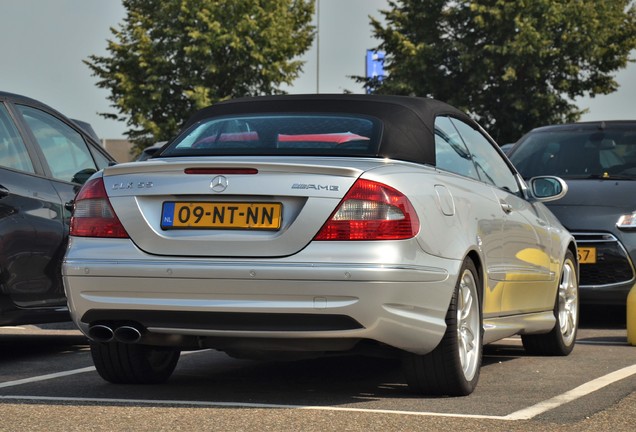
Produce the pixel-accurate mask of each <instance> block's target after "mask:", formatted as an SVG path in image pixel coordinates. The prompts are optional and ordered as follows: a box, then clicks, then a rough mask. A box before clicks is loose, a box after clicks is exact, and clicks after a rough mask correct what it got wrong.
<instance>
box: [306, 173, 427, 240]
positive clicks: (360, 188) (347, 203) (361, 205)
mask: <svg viewBox="0 0 636 432" xmlns="http://www.w3.org/2000/svg"><path fill="white" fill-rule="evenodd" d="M419 228H420V222H419V219H418V217H417V214H416V213H415V209H414V208H413V205H412V204H411V202H410V201H409V200H408V199H407V198H406V196H404V194H402V193H401V192H399V191H397V190H395V189H393V188H392V187H389V186H387V185H385V184H382V183H377V182H374V181H370V180H358V181H357V182H356V183H355V184H354V185H353V186H352V187H351V189H350V190H349V192H347V194H346V195H345V197H344V198H343V199H342V202H341V203H340V205H339V206H338V208H337V209H336V211H335V212H334V213H333V214H332V216H331V218H330V219H329V221H328V222H327V223H326V224H325V225H324V226H323V227H322V229H321V230H320V232H319V233H318V235H316V237H315V238H314V240H402V239H408V238H412V237H414V236H415V235H416V234H417V232H418V231H419Z"/></svg>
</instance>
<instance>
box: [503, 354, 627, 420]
mask: <svg viewBox="0 0 636 432" xmlns="http://www.w3.org/2000/svg"><path fill="white" fill-rule="evenodd" d="M634 374H636V364H633V365H631V366H627V367H625V368H623V369H619V370H617V371H615V372H612V373H609V374H607V375H604V376H602V377H600V378H596V379H595V380H592V381H588V382H586V383H585V384H583V385H580V386H578V387H577V388H575V389H572V390H570V391H568V392H565V393H562V394H560V395H558V396H555V397H553V398H552V399H548V400H544V401H543V402H539V403H538V404H536V405H533V406H531V407H528V408H524V409H522V410H519V411H516V412H513V413H512V414H508V415H507V416H506V419H507V420H530V419H531V418H534V417H536V416H538V415H539V414H543V413H544V412H546V411H550V410H551V409H554V408H556V407H559V406H561V405H564V404H566V403H568V402H572V401H573V400H575V399H578V398H581V397H583V396H586V395H588V394H590V393H593V392H595V391H596V390H599V389H601V388H603V387H605V386H608V385H610V384H612V383H615V382H617V381H620V380H622V379H625V378H627V377H629V376H632V375H634Z"/></svg>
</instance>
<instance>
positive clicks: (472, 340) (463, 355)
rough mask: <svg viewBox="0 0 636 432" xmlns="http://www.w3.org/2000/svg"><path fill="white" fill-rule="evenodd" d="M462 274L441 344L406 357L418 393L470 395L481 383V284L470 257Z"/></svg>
mask: <svg viewBox="0 0 636 432" xmlns="http://www.w3.org/2000/svg"><path fill="white" fill-rule="evenodd" d="M459 274H460V277H459V279H458V280H457V283H456V285H455V291H454V293H453V297H452V299H451V303H450V306H449V308H448V312H447V313H446V332H445V333H444V336H443V337H442V340H441V341H440V343H439V345H438V346H437V347H436V348H435V349H434V350H433V351H431V352H430V353H428V354H425V355H419V354H413V353H404V354H403V356H402V369H403V371H404V375H405V377H406V381H407V383H408V385H409V388H410V389H411V390H413V391H414V392H417V393H422V394H426V395H438V396H441V395H447V396H466V395H469V394H471V393H472V392H473V390H474V389H475V387H476V386H477V381H478V380H479V372H480V368H481V358H482V350H483V346H482V345H483V324H482V311H481V301H480V295H479V293H480V292H481V283H480V279H479V275H478V273H477V269H476V268H475V265H474V264H473V262H472V261H471V260H470V259H467V260H466V261H464V264H463V265H462V268H461V271H460V273H459Z"/></svg>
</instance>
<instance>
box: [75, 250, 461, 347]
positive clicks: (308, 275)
mask: <svg viewBox="0 0 636 432" xmlns="http://www.w3.org/2000/svg"><path fill="white" fill-rule="evenodd" d="M86 241H89V240H84V239H83V240H81V242H86ZM125 241H127V240H115V241H114V242H125ZM76 246H77V244H76ZM128 248H129V249H128V250H130V244H129V245H128ZM76 252H77V253H76ZM83 252H84V253H85V252H86V249H84V248H81V247H80V248H76V249H73V247H71V248H70V249H69V252H68V254H67V257H66V259H65V261H64V264H63V277H64V285H65V289H66V294H67V298H68V302H69V309H70V310H71V314H72V317H73V320H74V321H75V323H76V324H77V325H78V327H79V328H80V329H81V330H82V331H83V332H84V333H85V334H88V329H89V327H90V325H93V324H95V323H103V322H107V323H114V324H113V325H117V323H122V322H126V323H130V322H134V323H135V324H139V325H140V326H141V327H143V329H144V330H145V331H146V332H148V333H150V334H152V335H154V336H157V335H165V336H166V340H174V341H175V344H178V343H179V342H178V341H179V340H180V339H179V338H174V337H173V338H172V339H170V336H175V335H181V336H195V337H197V338H207V339H209V340H219V345H220V346H222V345H223V344H224V342H223V340H224V339H225V340H227V338H233V339H237V338H238V339H241V338H243V339H245V340H248V339H255V338H256V339H261V340H279V341H280V340H287V341H292V340H298V341H301V340H302V341H303V343H302V344H299V346H301V345H302V346H303V347H304V348H302V349H307V350H311V344H307V342H308V341H311V340H315V341H317V342H318V341H325V340H338V339H341V340H345V339H346V340H362V339H370V340H374V341H377V342H380V343H382V344H386V345H389V346H392V347H395V348H398V349H402V350H406V351H410V352H415V353H420V354H424V353H427V352H430V351H431V350H432V349H433V348H435V347H436V346H437V344H438V343H439V341H440V340H441V338H442V336H443V334H444V331H445V329H446V324H445V315H446V312H447V310H448V305H449V303H450V298H451V296H452V293H453V290H454V286H455V281H456V280H457V276H456V275H457V272H458V271H459V269H460V266H461V262H458V261H453V260H445V259H441V258H437V257H429V261H430V262H431V264H432V265H431V266H417V265H396V264H381V263H361V262H350V263H332V262H316V261H315V260H314V261H312V262H309V261H304V262H303V261H301V260H299V257H301V256H305V257H309V256H310V255H311V254H312V251H308V250H305V251H303V252H302V253H301V254H298V255H296V256H295V257H294V258H293V259H292V258H281V259H276V260H250V261H247V260H240V261H239V260H206V259H174V258H172V259H162V258H160V257H148V256H145V257H143V259H142V256H143V253H142V252H136V253H137V254H138V256H137V257H135V259H132V257H131V256H130V255H128V256H126V254H123V256H122V255H120V256H122V258H121V259H104V258H91V259H88V258H82V256H85V254H84V253H83ZM102 252H103V251H102ZM111 256H118V255H111ZM427 262H428V261H427ZM155 339H156V338H155ZM162 343H163V342H162ZM207 345H208V346H209V345H210V343H209V342H208V343H207ZM212 345H213V343H212ZM274 345H275V344H274ZM317 346H321V347H323V346H324V344H317Z"/></svg>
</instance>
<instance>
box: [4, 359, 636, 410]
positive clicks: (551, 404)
mask: <svg viewBox="0 0 636 432" xmlns="http://www.w3.org/2000/svg"><path fill="white" fill-rule="evenodd" d="M94 370H95V368H94V367H92V366H91V367H86V368H81V369H74V370H70V371H66V372H59V373H54V374H48V375H41V376H38V377H32V378H25V379H22V380H16V381H9V382H6V383H1V384H0V388H7V387H13V386H18V385H22V384H28V383H33V382H38V381H45V380H49V379H54V378H59V377H64V376H69V375H74V374H79V373H84V372H92V371H94ZM634 374H636V364H634V365H631V366H627V367H625V368H623V369H619V370H617V371H615V372H612V373H609V374H607V375H604V376H602V377H600V378H597V379H595V380H592V381H589V382H587V383H585V384H583V385H580V386H579V387H576V388H575V389H572V390H570V391H568V392H565V393H562V394H560V395H558V396H555V397H553V398H551V399H547V400H545V401H542V402H539V403H538V404H536V405H533V406H531V407H528V408H524V409H522V410H519V411H515V412H514V413H512V414H508V415H505V416H489V415H478V414H450V413H435V412H423V411H398V410H383V409H366V408H348V407H333V406H304V405H282V404H259V403H247V402H208V401H183V400H151V399H111V398H75V397H50V396H11V395H7V396H2V395H0V400H16V401H18V400H20V401H55V402H95V403H109V404H144V405H173V406H174V405H177V406H203V407H210V408H214V407H222V408H229V407H233V408H275V409H299V410H315V411H347V412H358V413H375V414H398V415H408V416H428V417H456V418H474V419H491V420H508V421H516V420H531V419H532V418H534V417H536V416H538V415H539V414H543V413H544V412H546V411H550V410H552V409H555V408H557V407H559V406H561V405H564V404H567V403H569V402H572V401H574V400H576V399H579V398H581V397H583V396H586V395H588V394H590V393H593V392H595V391H596V390H599V389H601V388H603V387H606V386H608V385H610V384H612V383H615V382H617V381H620V380H622V379H625V378H628V377H630V376H632V375H634Z"/></svg>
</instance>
